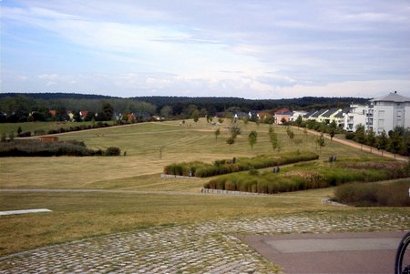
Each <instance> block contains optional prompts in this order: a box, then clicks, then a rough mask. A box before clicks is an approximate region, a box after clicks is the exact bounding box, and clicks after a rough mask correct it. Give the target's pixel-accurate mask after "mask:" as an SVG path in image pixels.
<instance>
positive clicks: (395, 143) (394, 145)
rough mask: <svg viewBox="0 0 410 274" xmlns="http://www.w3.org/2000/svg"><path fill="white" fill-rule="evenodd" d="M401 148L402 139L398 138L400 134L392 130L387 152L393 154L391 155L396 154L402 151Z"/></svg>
mask: <svg viewBox="0 0 410 274" xmlns="http://www.w3.org/2000/svg"><path fill="white" fill-rule="evenodd" d="M403 146H404V144H403V138H402V137H401V136H400V132H399V131H398V130H396V129H395V130H393V131H392V133H391V134H390V144H389V150H390V151H391V152H393V154H396V153H399V152H400V151H401V150H402V149H403Z"/></svg>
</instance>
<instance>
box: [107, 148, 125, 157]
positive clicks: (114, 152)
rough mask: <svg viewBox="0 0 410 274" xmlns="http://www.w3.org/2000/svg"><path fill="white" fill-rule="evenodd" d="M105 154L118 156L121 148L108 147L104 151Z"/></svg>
mask: <svg viewBox="0 0 410 274" xmlns="http://www.w3.org/2000/svg"><path fill="white" fill-rule="evenodd" d="M104 155H105V156H120V155H121V149H120V148H118V147H109V148H107V150H106V151H105V153H104Z"/></svg>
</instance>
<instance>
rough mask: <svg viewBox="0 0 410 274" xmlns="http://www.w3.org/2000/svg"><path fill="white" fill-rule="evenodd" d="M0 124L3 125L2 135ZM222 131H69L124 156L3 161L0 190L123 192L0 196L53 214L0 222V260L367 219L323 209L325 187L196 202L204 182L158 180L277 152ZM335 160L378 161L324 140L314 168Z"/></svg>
mask: <svg viewBox="0 0 410 274" xmlns="http://www.w3.org/2000/svg"><path fill="white" fill-rule="evenodd" d="M23 125H24V124H23ZM6 126H7V125H4V124H3V125H2V124H0V131H1V130H4V129H5V128H6ZM16 126H18V125H16ZM44 126H46V125H44ZM229 126H230V124H229V122H228V121H225V123H224V124H223V125H221V126H220V129H221V131H222V134H221V135H220V136H219V138H218V140H217V141H216V140H215V135H214V131H215V129H216V128H217V127H216V126H212V125H210V124H207V123H206V122H205V120H204V119H200V121H199V122H198V123H194V122H193V121H192V120H189V121H187V122H186V123H185V124H184V125H180V121H169V122H161V123H142V124H133V125H127V126H122V127H111V128H101V129H95V130H88V131H79V132H70V133H66V134H63V135H60V137H59V138H60V139H61V140H69V139H76V140H79V141H84V142H85V143H86V144H87V146H89V147H91V148H107V147H109V146H118V147H120V148H121V149H122V151H127V156H120V157H49V158H47V157H31V158H18V157H10V158H0V188H3V189H4V188H20V189H22V188H30V189H31V188H50V189H61V188H66V189H73V188H74V189H102V190H122V191H123V192H121V193H114V192H104V193H95V192H94V193H92V192H87V193H75V192H61V193H60V192H59V193H54V192H35V193H34V192H32V193H30V192H27V193H16V192H0V210H11V209H24V208H49V209H51V210H53V212H52V213H50V214H38V215H35V214H30V215H21V216H8V217H0V247H1V248H0V254H8V253H13V252H17V251H22V250H27V249H31V248H34V247H38V246H44V245H49V244H53V243H58V242H65V241H70V240H74V239H81V238H84V237H91V236H96V235H102V234H107V233H113V232H119V231H129V230H133V229H140V228H145V227H155V226H157V225H172V224H180V223H192V222H201V221H206V220H214V219H224V218H241V217H262V216H272V215H277V214H305V213H308V214H315V213H319V212H320V213H323V212H327V213H329V214H330V213H332V214H334V215H335V216H339V215H340V216H342V215H343V214H346V212H349V214H364V212H365V211H366V210H369V209H365V208H360V209H359V208H350V207H349V208H340V207H331V206H327V205H323V204H322V203H321V200H322V198H323V197H326V196H331V195H332V193H333V190H332V189H330V188H329V189H320V190H313V191H303V192H297V193H289V194H279V195H273V196H269V197H254V196H250V197H243V196H240V197H236V196H232V197H231V196H216V195H209V196H207V195H201V194H200V193H199V191H200V188H201V187H202V185H203V184H204V182H206V181H207V180H208V179H197V178H196V179H175V178H173V179H161V178H160V173H161V172H162V170H163V167H164V166H165V165H167V164H171V163H173V162H181V161H193V160H199V161H205V162H212V161H214V160H217V159H224V158H232V157H240V156H245V157H250V156H255V155H258V154H271V153H274V152H273V151H272V147H271V145H270V143H269V141H268V125H264V124H261V125H259V126H257V125H256V124H255V123H248V125H243V124H242V125H241V128H242V134H241V135H240V136H238V138H237V142H236V143H235V144H233V145H232V146H229V145H228V144H226V142H225V140H226V138H227V137H228V127H229ZM22 128H23V130H28V129H25V128H24V127H22ZM274 129H275V132H277V133H278V135H279V140H280V142H281V151H282V152H286V151H294V150H297V149H300V150H301V151H302V150H311V151H314V152H316V151H317V150H316V145H315V142H314V141H315V137H313V136H311V135H307V136H305V134H304V133H303V131H302V130H300V131H298V130H295V131H294V132H295V139H296V140H300V141H297V142H294V141H290V140H289V138H288V137H287V135H286V128H285V127H279V126H275V128H274ZM30 130H34V129H33V128H32V129H30ZM251 130H256V131H257V132H258V141H257V143H256V145H255V146H254V149H253V150H251V148H250V146H249V144H248V141H247V135H248V134H249V132H250V131H251ZM161 147H162V155H161V157H160V148H161ZM317 152H318V153H319V151H317ZM333 154H336V155H337V156H338V158H339V159H343V158H361V157H366V158H369V157H370V158H372V157H374V159H376V156H372V155H370V154H367V153H363V152H360V150H355V149H352V148H349V147H346V146H343V145H340V144H337V143H334V142H332V143H331V142H327V143H326V146H325V147H324V148H322V151H321V152H320V155H321V158H320V159H319V161H323V160H325V159H327V158H328V157H329V156H330V155H333ZM393 210H394V211H395V212H400V214H404V215H406V214H407V215H408V214H409V213H410V212H409V210H408V209H406V208H402V209H380V208H373V209H371V212H378V211H383V212H384V211H386V212H387V213H386V215H387V216H386V218H388V212H390V211H393ZM354 229H355V228H352V230H354Z"/></svg>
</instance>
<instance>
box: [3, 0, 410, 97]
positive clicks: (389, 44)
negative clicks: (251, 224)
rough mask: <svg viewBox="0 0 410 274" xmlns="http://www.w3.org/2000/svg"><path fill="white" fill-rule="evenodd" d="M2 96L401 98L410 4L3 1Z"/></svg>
mask: <svg viewBox="0 0 410 274" xmlns="http://www.w3.org/2000/svg"><path fill="white" fill-rule="evenodd" d="M0 33H1V37H0V39H1V40H0V50H1V53H0V54H1V60H0V65H1V77H0V92H1V93H4V92H70V93H71V92H72V93H84V94H100V95H111V96H118V97H134V96H192V97H197V96H217V97H243V98H250V99H279V98H297V97H303V96H327V97H329V96H330V97H342V96H353V97H378V96H382V95H385V94H387V93H389V92H393V91H398V93H399V94H401V95H404V96H409V97H410V1H408V0H391V1H386V0H366V1H365V0H343V1H339V0H332V1H328V0H305V1H303V0H287V1H282V0H224V1H221V0H173V1H169V0H146V1H138V0H115V1H112V0H87V1H84V0H69V1H68V0H53V1H51V0H0Z"/></svg>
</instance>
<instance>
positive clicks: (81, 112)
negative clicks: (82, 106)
mask: <svg viewBox="0 0 410 274" xmlns="http://www.w3.org/2000/svg"><path fill="white" fill-rule="evenodd" d="M79 114H80V117H81V120H83V121H84V120H85V117H87V115H88V111H87V110H81V111H80V112H79Z"/></svg>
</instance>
